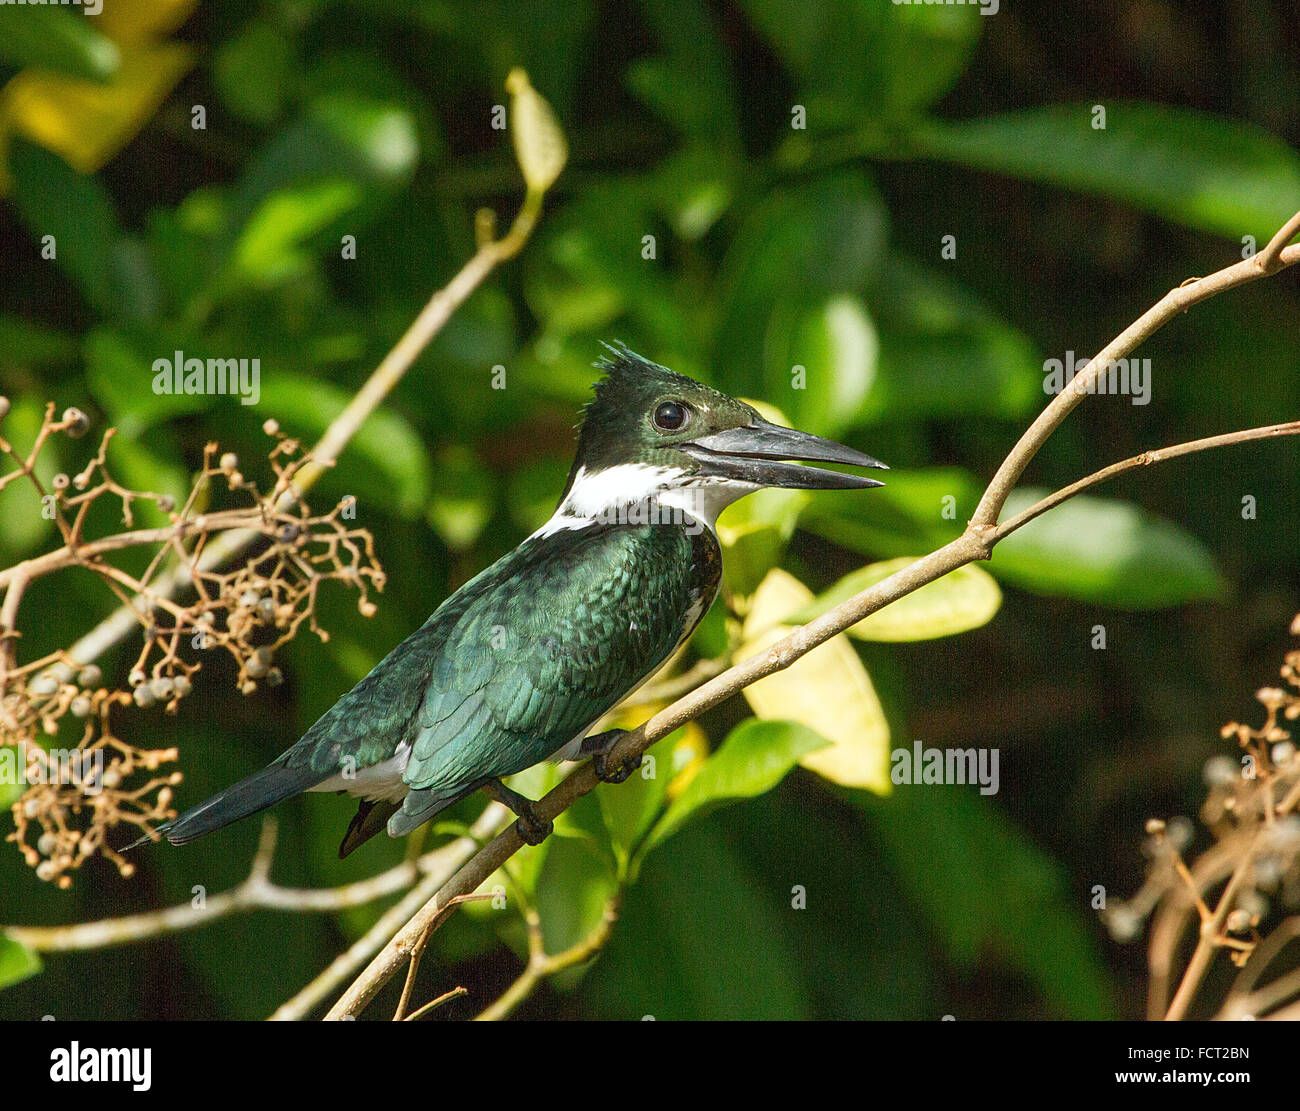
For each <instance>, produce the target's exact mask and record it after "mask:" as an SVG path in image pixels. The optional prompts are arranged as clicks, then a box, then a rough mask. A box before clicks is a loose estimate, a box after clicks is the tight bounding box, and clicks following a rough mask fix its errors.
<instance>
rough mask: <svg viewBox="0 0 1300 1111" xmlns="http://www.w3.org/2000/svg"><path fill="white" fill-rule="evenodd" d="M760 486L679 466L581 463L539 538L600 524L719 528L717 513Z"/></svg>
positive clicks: (713, 529)
mask: <svg viewBox="0 0 1300 1111" xmlns="http://www.w3.org/2000/svg"><path fill="white" fill-rule="evenodd" d="M757 489H759V487H758V486H756V485H755V484H754V483H752V482H733V481H729V480H727V479H715V478H707V479H697V478H694V477H693V476H691V475H689V474H688V473H687V472H686V471H683V470H681V469H680V468H677V467H651V466H646V465H645V464H643V463H620V464H618V465H617V466H614V467H605V468H604V469H603V470H599V471H592V472H588V471H587V468H586V467H579V468H578V470H577V473H576V474H575V475H574V476H573V485H572V486H571V487H569V492H568V494H567V495H566V496H565V499H564V501H562V502H561V503H560V506H559V508H558V509H556V511H555V514H554V516H552V517H551V519H550V520H549V521H547V522H546V524H544V525H543V526H542V527H541V528H540V529H538V530H537V531H536V532H535V533H533V536H534V537H542V536H550V535H551V534H552V533H555V532H560V531H562V530H565V529H582V528H587V527H589V526H590V525H596V524H646V523H651V524H669V523H673V522H682V523H688V524H689V523H690V522H697V523H699V524H703V525H705V526H706V527H707V528H708V529H709V531H710V532H714V531H716V524H717V520H718V514H719V513H721V512H722V511H723V510H724V509H726V507H727V506H729V505H730V504H731V503H732V502H734V501H735V500H736V499H737V498H743V497H744V496H745V495H746V494H752V493H753V492H754V491H755V490H757Z"/></svg>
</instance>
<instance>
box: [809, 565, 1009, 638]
mask: <svg viewBox="0 0 1300 1111" xmlns="http://www.w3.org/2000/svg"><path fill="white" fill-rule="evenodd" d="M916 558H917V557H914V556H902V557H901V558H899V559H891V560H886V561H885V562H883V563H872V564H870V565H869V566H867V567H863V568H861V569H860V570H858V571H854V572H853V573H852V574H849V575H845V576H844V578H842V579H840V581H839V582H837V583H836V584H835V585H834V586H832V587H831V588H830V589H829V590H828V591H826V592H825V593H824V594H821V595H819V596H818V597H817V598H816V599H815V600H814V601H812V602H811V603H810V604H809V605H807V606H804V607H803V608H802V609H800V610H799V611H798V612H797V613H795V614H793V615H792V616H791V618H790V620H791V621H793V622H797V623H799V624H803V623H805V622H808V621H811V620H812V619H813V618H815V617H819V616H821V615H822V614H823V613H825V612H826V611H827V610H828V609H831V608H833V607H834V606H837V605H839V604H840V603H841V602H843V601H846V600H847V599H849V598H852V597H853V596H854V595H855V594H860V593H861V592H862V591H864V590H866V589H867V588H868V587H870V586H874V585H875V584H876V583H878V582H880V581H881V580H883V579H887V578H889V576H890V575H892V574H893V573H894V572H895V571H901V570H902V569H903V568H904V567H907V566H909V565H910V564H912V563H914V562H915V561H916ZM1001 604H1002V591H1001V590H1000V589H999V588H998V584H997V580H996V579H994V578H993V576H992V575H990V574H989V573H988V572H987V571H985V570H984V569H983V568H982V567H973V566H966V567H958V568H957V569H956V570H955V571H950V572H949V573H948V574H946V575H944V577H943V578H941V579H938V580H936V581H935V582H932V583H928V584H927V585H925V586H923V587H921V589H920V590H914V591H913V592H912V593H911V594H908V595H906V596H904V597H902V598H900V599H898V601H897V602H893V603H891V604H890V605H888V606H886V607H885V608H884V609H882V610H878V611H877V612H875V613H873V614H872V615H871V616H870V617H866V618H864V619H863V620H861V621H859V622H858V623H857V624H856V625H852V626H850V627H849V628H848V629H847V630H845V631H846V632H847V633H848V634H849V636H851V637H857V638H858V639H859V640H882V641H910V640H933V639H935V638H936V637H948V636H955V635H956V634H957V633H965V632H969V631H970V630H971V629H978V628H979V627H980V626H981V625H987V624H988V623H989V622H990V621H992V620H993V615H994V614H996V613H997V612H998V607H999V606H1001Z"/></svg>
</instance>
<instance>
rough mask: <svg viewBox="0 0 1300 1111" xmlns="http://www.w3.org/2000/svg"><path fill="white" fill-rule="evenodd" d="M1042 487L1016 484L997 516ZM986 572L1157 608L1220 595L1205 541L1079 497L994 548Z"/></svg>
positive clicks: (1125, 505)
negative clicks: (1025, 487)
mask: <svg viewBox="0 0 1300 1111" xmlns="http://www.w3.org/2000/svg"><path fill="white" fill-rule="evenodd" d="M1046 493H1047V491H1046V490H1039V489H1021V490H1016V491H1014V492H1013V493H1012V495H1011V497H1009V498H1008V499H1007V505H1006V508H1005V509H1003V511H1002V519H1003V520H1006V519H1007V518H1009V517H1013V516H1015V514H1016V513H1018V512H1019V511H1020V510H1022V509H1026V508H1028V507H1029V506H1030V505H1032V504H1033V503H1034V502H1036V501H1038V500H1039V499H1040V498H1041V497H1043V496H1045V495H1046ZM989 569H990V570H991V571H992V572H993V573H994V574H995V575H997V576H998V577H999V578H1000V579H1002V580H1004V581H1005V582H1009V583H1012V584H1014V585H1015V586H1019V587H1021V588H1023V589H1025V590H1031V591H1033V592H1035V593H1037V594H1052V595H1057V596H1060V597H1064V598H1075V599H1078V600H1079V601H1082V602H1092V603H1095V604H1097V605H1103V606H1115V607H1118V608H1119V609H1135V610H1143V609H1159V608H1161V607H1163V606H1177V605H1182V604H1184V603H1186V602H1194V601H1201V600H1205V599H1210V598H1218V597H1221V596H1222V594H1223V590H1224V584H1223V579H1222V577H1221V576H1220V574H1219V571H1218V569H1217V568H1216V567H1215V565H1214V560H1213V557H1212V556H1211V555H1210V553H1209V551H1207V550H1206V547H1205V545H1204V544H1202V543H1201V542H1200V541H1199V540H1197V539H1196V538H1195V537H1194V536H1192V535H1190V534H1189V533H1187V532H1186V531H1184V530H1183V529H1182V528H1180V527H1179V526H1178V525H1175V524H1173V523H1171V522H1169V521H1166V520H1163V519H1162V518H1160V517H1155V516H1153V515H1151V514H1149V513H1147V512H1146V511H1145V510H1143V509H1141V508H1139V507H1138V506H1136V505H1134V504H1132V503H1131V502H1124V501H1114V500H1111V499H1108V498H1094V497H1087V496H1080V497H1077V498H1071V499H1070V500H1069V501H1067V502H1065V503H1063V504H1062V505H1058V506H1057V507H1056V508H1055V509H1052V510H1049V511H1048V512H1047V513H1045V514H1043V516H1041V517H1039V518H1037V519H1035V520H1033V521H1031V522H1030V523H1029V524H1027V525H1025V526H1024V528H1022V529H1019V530H1018V531H1016V532H1013V533H1012V534H1011V535H1010V536H1008V537H1007V538H1006V539H1005V540H1003V541H1002V542H1001V543H999V544H998V546H997V547H996V548H995V549H994V550H993V559H992V560H991V561H990V563H989Z"/></svg>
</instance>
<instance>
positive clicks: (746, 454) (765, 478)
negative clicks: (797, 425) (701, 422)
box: [679, 420, 889, 490]
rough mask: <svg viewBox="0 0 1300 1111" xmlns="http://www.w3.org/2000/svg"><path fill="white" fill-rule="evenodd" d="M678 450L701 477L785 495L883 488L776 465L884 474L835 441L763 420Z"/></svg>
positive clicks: (849, 477)
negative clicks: (842, 467)
mask: <svg viewBox="0 0 1300 1111" xmlns="http://www.w3.org/2000/svg"><path fill="white" fill-rule="evenodd" d="M679 448H680V450H681V451H684V452H686V454H687V455H689V456H690V457H691V458H692V459H694V460H696V461H697V462H698V463H699V464H700V469H701V473H703V474H705V475H711V476H715V477H718V478H725V479H730V480H731V481H733V482H752V483H753V484H754V485H755V486H782V487H785V488H786V489H787V490H865V489H867V488H868V487H870V486H883V485H884V483H883V482H877V481H876V480H875V479H874V478H863V477H862V476H861V475H855V474H840V473H839V472H838V471H821V470H817V469H816V468H815V467H800V466H797V465H796V464H793V463H784V462H780V460H783V459H801V460H805V461H807V462H810V463H845V464H847V465H848V466H851V467H876V468H878V469H880V470H884V471H887V470H889V468H888V467H886V466H885V464H884V463H882V462H880V460H878V459H872V458H871V456H870V455H863V454H862V452H860V451H854V450H853V448H851V447H845V446H844V445H843V444H837V443H836V442H835V441H834V440H824V439H822V438H821V437H820V436H814V435H812V434H811V433H809V432H799V431H797V430H795V429H793V428H782V427H781V426H780V425H776V424H769V423H768V422H767V421H765V420H755V421H753V422H752V423H750V424H747V425H745V426H744V427H742V428H728V429H727V430H726V431H725V432H715V433H714V434H713V435H711V436H701V437H699V438H698V439H695V440H692V441H690V442H689V443H685V444H681V445H679Z"/></svg>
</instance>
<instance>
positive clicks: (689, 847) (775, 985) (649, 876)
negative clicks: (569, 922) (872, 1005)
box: [580, 822, 810, 1020]
mask: <svg viewBox="0 0 1300 1111" xmlns="http://www.w3.org/2000/svg"><path fill="white" fill-rule="evenodd" d="M749 855H750V854H749V853H748V851H741V850H737V849H732V848H731V847H730V846H729V845H728V843H727V841H726V838H725V837H723V836H722V831H721V830H719V829H717V828H716V827H715V826H714V825H712V824H711V823H707V822H706V823H705V824H703V825H701V826H698V827H688V828H687V829H685V830H683V831H682V832H681V833H680V834H679V835H678V836H677V837H676V838H675V839H674V841H673V848H672V851H671V852H665V853H656V854H655V855H654V856H653V857H652V858H651V859H650V860H649V861H647V862H646V867H645V871H644V872H643V873H642V875H641V878H640V880H639V881H638V882H637V883H636V884H634V885H633V886H632V887H631V888H629V889H628V891H627V893H626V897H625V900H624V907H623V911H622V913H621V914H620V916H619V923H618V926H617V927H616V928H615V930H614V936H613V937H612V938H611V939H610V943H609V946H608V949H607V951H606V952H605V953H604V954H602V956H601V958H600V960H599V961H597V962H596V964H595V966H594V967H593V968H592V969H591V970H590V972H589V973H588V974H587V977H586V979H585V980H584V981H583V986H582V995H581V1011H580V1013H581V1014H583V1015H584V1016H591V1017H600V1018H608V1019H622V1020H627V1019H632V1020H639V1019H641V1018H644V1017H645V1016H652V1017H654V1018H656V1019H659V1020H673V1019H677V1020H681V1019H704V1020H707V1019H724V1020H725V1019H751V1020H753V1019H787V1020H789V1019H796V1020H797V1019H801V1018H808V1017H810V1015H809V1011H810V1007H809V999H808V992H807V991H806V990H805V989H804V986H803V984H802V983H801V982H800V978H799V971H798V970H799V968H800V965H801V960H800V954H801V953H802V952H803V949H802V946H801V945H800V940H799V925H800V924H799V923H798V916H797V913H796V912H793V911H791V910H790V909H789V908H788V904H785V903H781V902H776V901H774V900H773V899H772V898H771V896H770V894H769V890H768V889H767V888H766V887H765V886H764V884H763V882H762V879H761V878H760V877H759V876H757V875H755V873H754V867H753V865H752V863H751V861H750V859H749ZM792 917H793V919H794V921H792Z"/></svg>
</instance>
